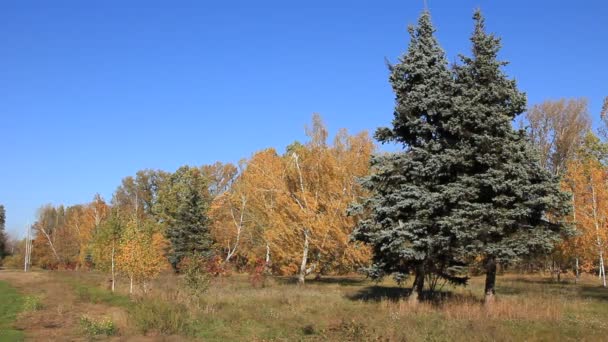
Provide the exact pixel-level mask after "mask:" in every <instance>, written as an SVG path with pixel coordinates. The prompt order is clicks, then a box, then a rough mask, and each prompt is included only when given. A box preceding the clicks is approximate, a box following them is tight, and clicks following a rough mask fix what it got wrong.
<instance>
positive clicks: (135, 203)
mask: <svg viewBox="0 0 608 342" xmlns="http://www.w3.org/2000/svg"><path fill="white" fill-rule="evenodd" d="M168 178H169V173H167V172H164V171H160V170H140V171H137V173H136V174H135V177H132V176H128V177H125V178H124V179H123V180H122V182H121V183H122V184H121V185H120V186H119V187H118V188H117V189H116V191H115V192H114V196H113V198H112V204H113V205H114V206H117V207H119V208H120V209H121V211H122V212H129V213H136V214H137V216H138V218H140V219H144V218H146V217H153V216H154V215H155V214H156V213H155V212H154V208H155V206H156V203H157V202H158V196H159V193H160V189H161V187H162V186H163V185H164V184H165V182H166V181H167V179H168Z"/></svg>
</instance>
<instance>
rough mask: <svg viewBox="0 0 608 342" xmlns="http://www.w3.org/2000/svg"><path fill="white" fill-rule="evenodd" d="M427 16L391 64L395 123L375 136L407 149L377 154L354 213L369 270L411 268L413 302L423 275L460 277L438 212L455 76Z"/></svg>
mask: <svg viewBox="0 0 608 342" xmlns="http://www.w3.org/2000/svg"><path fill="white" fill-rule="evenodd" d="M434 31H435V30H434V28H433V26H432V24H431V20H430V14H429V12H427V11H424V12H423V13H422V15H421V16H420V18H419V20H418V25H417V26H416V27H410V28H409V33H410V36H411V40H410V43H409V48H408V51H407V53H406V54H405V55H404V56H403V57H401V59H400V61H399V63H397V64H396V65H393V66H391V67H390V71H391V74H390V79H389V80H390V83H391V85H392V88H393V91H394V92H395V95H396V100H395V102H396V103H395V112H394V119H393V122H392V128H380V129H378V130H377V131H376V138H377V139H378V140H379V141H380V142H382V143H387V142H395V143H399V144H401V145H402V146H403V148H404V151H401V152H397V153H390V154H380V155H375V156H374V157H373V158H372V166H373V167H374V169H375V172H374V173H373V174H372V175H371V176H369V177H367V178H365V179H363V182H362V184H363V185H364V187H366V188H367V189H368V190H370V191H371V193H372V195H371V197H369V198H367V199H366V200H365V201H364V202H363V203H362V204H361V205H354V206H353V207H352V212H354V213H357V212H359V213H364V214H365V213H369V214H370V215H369V216H368V217H367V218H364V219H362V220H360V221H359V224H358V226H357V227H356V229H355V231H354V233H353V236H354V238H355V239H357V240H360V241H363V242H366V243H368V244H370V245H371V246H372V248H373V251H374V257H373V265H372V267H371V268H370V269H369V274H370V275H371V276H373V277H382V276H384V275H385V274H390V273H393V274H394V276H395V277H396V278H397V280H400V279H402V278H403V277H404V276H406V275H407V274H408V273H410V272H414V274H415V280H414V287H413V293H412V296H411V297H410V298H413V299H416V298H417V294H418V295H419V294H420V291H421V290H422V289H423V286H424V279H425V276H438V277H441V278H444V279H447V280H449V281H452V282H454V283H458V284H462V283H465V282H466V278H465V277H459V276H457V274H456V272H454V271H455V270H457V266H462V265H463V264H462V262H461V261H460V260H458V259H457V258H455V257H454V256H455V255H457V254H456V253H455V252H456V251H457V250H455V249H454V248H455V247H457V240H456V238H455V236H454V235H453V234H452V232H451V231H450V227H449V226H446V224H445V223H444V221H443V219H442V218H443V217H444V216H445V215H446V214H447V213H448V212H449V209H450V206H449V203H446V201H447V200H449V199H450V196H449V195H450V194H449V193H446V192H445V190H446V186H445V183H447V182H450V181H451V174H450V172H449V169H450V165H451V163H452V162H451V158H452V156H451V155H449V154H446V153H448V152H450V150H449V149H448V147H449V146H450V144H452V143H453V139H452V137H451V132H450V129H449V121H450V117H451V112H452V108H451V107H452V98H451V96H452V92H453V77H452V74H451V72H450V70H449V68H448V66H447V61H446V58H445V56H444V52H443V50H442V49H441V48H440V46H439V44H438V43H437V41H436V39H435V37H434V35H433V34H434Z"/></svg>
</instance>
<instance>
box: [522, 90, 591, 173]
mask: <svg viewBox="0 0 608 342" xmlns="http://www.w3.org/2000/svg"><path fill="white" fill-rule="evenodd" d="M526 119H527V121H528V135H529V136H530V139H531V140H532V143H533V144H534V146H535V147H536V148H537V149H538V150H539V153H540V163H541V165H542V166H543V167H545V168H546V169H548V170H549V171H551V172H552V173H553V174H554V175H561V174H562V173H563V172H564V171H565V166H566V164H568V162H569V161H570V160H572V159H573V158H574V157H575V155H576V152H577V151H578V150H579V148H580V145H581V143H582V142H583V139H584V136H585V134H586V133H587V131H588V130H589V128H590V125H591V119H590V118H589V113H588V111H587V100H586V99H559V100H556V101H550V100H549V101H544V102H542V103H540V104H537V105H534V106H532V108H530V109H529V110H528V111H527V113H526Z"/></svg>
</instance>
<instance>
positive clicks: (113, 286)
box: [112, 243, 116, 292]
mask: <svg viewBox="0 0 608 342" xmlns="http://www.w3.org/2000/svg"><path fill="white" fill-rule="evenodd" d="M115 284H116V273H115V272H114V243H112V292H114V288H115V286H116V285H115Z"/></svg>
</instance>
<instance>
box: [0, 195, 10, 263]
mask: <svg viewBox="0 0 608 342" xmlns="http://www.w3.org/2000/svg"><path fill="white" fill-rule="evenodd" d="M5 224H6V211H5V210H4V206H3V205H2V204H0V260H2V259H4V257H5V256H6V255H7V254H8V251H7V250H6V249H7V242H8V237H7V236H6V232H5V231H4V228H5V227H4V226H5Z"/></svg>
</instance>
